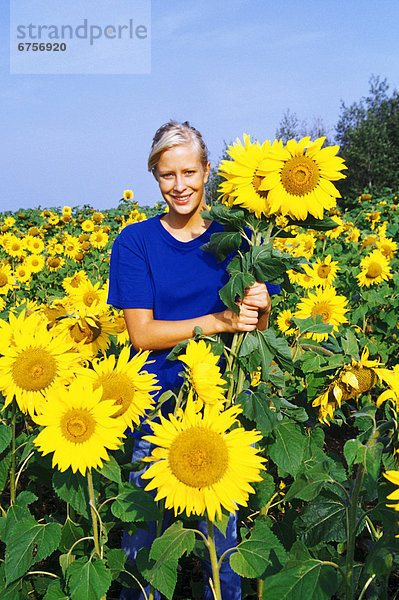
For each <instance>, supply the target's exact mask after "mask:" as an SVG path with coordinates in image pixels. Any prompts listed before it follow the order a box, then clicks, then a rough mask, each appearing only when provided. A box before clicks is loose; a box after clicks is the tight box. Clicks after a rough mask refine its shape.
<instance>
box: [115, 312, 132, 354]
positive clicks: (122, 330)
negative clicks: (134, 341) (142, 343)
mask: <svg viewBox="0 0 399 600" xmlns="http://www.w3.org/2000/svg"><path fill="white" fill-rule="evenodd" d="M114 325H115V333H116V339H117V342H118V344H121V345H122V346H123V345H125V344H126V342H128V341H129V332H128V330H127V327H126V321H125V317H124V316H123V312H122V311H119V312H118V313H117V314H116V315H115V317H114Z"/></svg>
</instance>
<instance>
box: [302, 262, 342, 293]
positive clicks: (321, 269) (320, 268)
mask: <svg viewBox="0 0 399 600" xmlns="http://www.w3.org/2000/svg"><path fill="white" fill-rule="evenodd" d="M337 265H338V261H336V260H331V254H329V255H328V256H327V257H326V258H325V259H324V260H321V259H320V258H316V263H315V264H313V265H304V266H303V268H304V269H305V271H306V273H307V275H309V276H310V277H313V278H314V280H315V284H316V285H321V286H322V287H324V288H325V287H329V286H331V285H332V284H333V281H334V279H335V277H336V275H337V271H338V270H339V267H338V266H337Z"/></svg>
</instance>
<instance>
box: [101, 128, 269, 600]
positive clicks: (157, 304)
mask: <svg viewBox="0 0 399 600" xmlns="http://www.w3.org/2000/svg"><path fill="white" fill-rule="evenodd" d="M148 169H149V171H151V172H152V173H153V175H154V177H155V179H156V181H157V182H158V186H159V189H160V192H161V194H162V197H163V199H164V200H165V202H166V204H167V205H168V207H169V211H168V212H167V213H165V214H163V215H162V216H156V217H153V218H151V219H148V220H146V221H141V222H140V223H135V224H133V225H129V226H128V227H126V228H125V229H123V230H122V232H121V233H120V234H119V235H118V237H117V238H116V240H115V242H114V245H113V248H112V255H111V264H110V286H109V296H108V302H109V304H113V305H114V306H117V307H119V308H122V309H123V313H124V317H125V321H126V326H127V329H128V332H129V336H130V340H131V343H132V347H133V349H132V352H133V354H134V351H138V350H139V349H140V348H141V349H143V350H152V353H151V359H152V360H155V362H154V363H153V364H151V369H150V370H151V372H152V373H156V374H157V377H158V379H159V383H160V385H161V386H162V389H163V390H167V389H172V388H173V387H180V385H181V383H182V380H181V378H180V377H179V375H178V373H179V371H180V370H181V363H180V362H179V361H168V360H167V359H166V356H167V355H168V353H169V352H170V349H171V348H173V346H175V345H176V344H178V343H179V342H182V341H183V340H185V339H187V338H191V337H193V335H194V329H195V327H197V326H198V327H201V329H202V331H203V333H204V335H212V334H216V333H222V332H229V333H235V332H239V331H253V330H254V329H256V328H258V329H260V330H263V329H265V328H266V327H267V324H268V319H269V313H270V307H271V302H270V296H269V293H268V291H267V287H266V285H265V283H263V282H256V283H255V284H253V285H252V286H250V287H248V288H247V289H246V291H245V296H244V298H243V299H242V303H241V305H240V312H239V314H238V315H237V314H236V313H235V312H233V311H232V310H230V309H227V308H226V307H225V305H224V304H223V302H222V301H221V300H220V298H219V290H220V289H221V288H222V287H223V286H224V285H225V283H226V282H227V281H228V274H227V272H226V266H227V261H223V262H219V263H218V262H217V260H216V258H215V257H214V256H213V255H212V254H211V253H208V252H204V251H203V250H201V246H202V245H203V244H205V243H206V242H208V241H209V238H210V236H211V235H212V233H215V232H218V231H223V227H222V226H221V225H220V224H218V223H216V222H212V221H209V220H205V219H204V218H203V217H202V216H201V212H202V211H203V210H205V209H206V208H207V207H206V201H205V194H204V186H205V184H206V182H207V180H208V176H209V171H210V163H209V161H208V152H207V148H206V146H205V143H204V141H203V139H202V136H201V134H200V133H199V132H198V131H197V130H196V129H195V128H194V127H192V126H190V125H189V123H188V122H187V121H186V122H185V123H178V122H175V121H170V122H168V123H166V124H165V125H163V126H162V127H160V128H159V129H158V131H157V132H156V134H155V136H154V139H153V143H152V148H151V153H150V156H149V159H148ZM271 287H273V286H271ZM273 291H274V290H273ZM137 441H138V443H135V452H134V460H137V459H139V458H141V457H143V456H145V455H146V454H147V453H149V444H148V443H147V445H146V443H144V442H143V440H141V439H140V440H137ZM135 483H136V485H140V486H141V487H143V482H142V481H139V478H138V477H137V478H136V481H135ZM230 521H232V519H230ZM229 529H230V536H229V535H228V536H227V541H226V539H224V538H222V536H220V540H219V541H220V543H221V542H222V541H223V542H224V544H227V545H226V548H229V547H231V546H234V545H235V542H234V537H235V524H234V523H233V521H232V523H231V524H230V528H229ZM152 536H153V534H149V536H148V539H144V534H143V535H142V532H140V535H139V537H140V539H139V538H138V537H137V534H136V536H133V537H135V539H134V540H133V541H132V540H131V541H130V542H129V541H128V540H127V538H126V537H125V549H126V551H127V553H128V555H129V556H131V557H133V558H135V555H136V549H137V550H138V549H139V548H140V547H141V546H142V545H146V544H148V545H151V537H152ZM232 542H233V543H232ZM219 551H221V552H222V551H223V548H221V547H219ZM225 564H226V567H225V569H224V570H225V573H224V574H222V576H221V581H222V594H223V598H224V600H239V599H240V598H241V591H240V580H239V577H238V575H236V574H235V573H233V572H232V571H231V569H230V568H229V566H228V563H225ZM122 597H123V598H126V599H128V598H129V599H132V600H133V599H134V598H138V597H140V596H139V594H138V593H137V594H136V590H130V591H126V592H125V595H122ZM204 597H206V598H208V597H209V598H211V597H212V595H211V592H210V590H207V591H206V593H205V596H204Z"/></svg>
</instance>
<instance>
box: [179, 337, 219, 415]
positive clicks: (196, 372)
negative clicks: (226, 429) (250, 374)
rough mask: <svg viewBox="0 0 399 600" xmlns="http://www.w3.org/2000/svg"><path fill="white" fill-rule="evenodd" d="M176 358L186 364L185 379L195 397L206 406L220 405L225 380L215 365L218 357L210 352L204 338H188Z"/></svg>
mask: <svg viewBox="0 0 399 600" xmlns="http://www.w3.org/2000/svg"><path fill="white" fill-rule="evenodd" d="M178 359H179V360H181V361H182V362H184V363H185V364H186V365H187V368H186V375H187V380H188V382H189V385H190V386H191V389H192V391H193V392H194V394H195V397H196V399H198V400H199V401H200V403H201V404H205V405H208V406H212V405H217V406H221V403H222V402H223V400H224V392H225V390H224V386H225V384H226V381H225V380H224V379H223V378H222V375H221V372H220V368H219V367H218V366H217V363H218V361H219V359H220V357H219V356H216V355H215V354H213V353H212V351H211V348H210V346H208V345H207V344H206V343H205V342H204V340H199V341H198V342H196V341H194V340H190V341H189V342H188V344H187V347H186V352H185V353H184V354H181V355H180V356H179V357H178Z"/></svg>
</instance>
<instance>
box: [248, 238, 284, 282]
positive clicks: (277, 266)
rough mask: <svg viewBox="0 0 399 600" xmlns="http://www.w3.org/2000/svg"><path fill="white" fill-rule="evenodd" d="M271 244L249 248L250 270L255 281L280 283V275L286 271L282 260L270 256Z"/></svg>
mask: <svg viewBox="0 0 399 600" xmlns="http://www.w3.org/2000/svg"><path fill="white" fill-rule="evenodd" d="M271 251H272V246H271V244H266V245H264V246H254V247H252V248H251V260H252V271H253V274H254V276H255V278H256V281H268V282H269V283H281V277H282V275H283V273H285V272H286V270H287V266H286V264H285V263H284V261H282V260H279V259H278V258H276V257H275V256H272V252H271Z"/></svg>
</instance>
